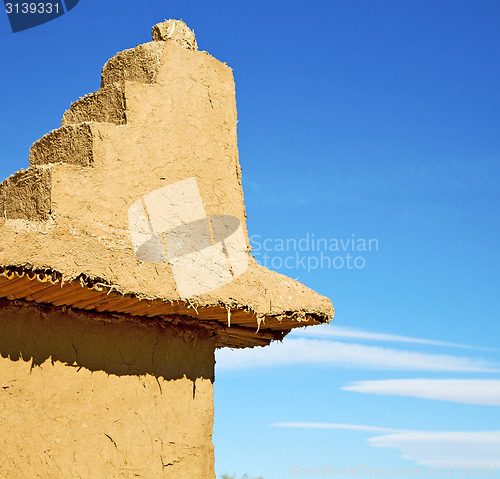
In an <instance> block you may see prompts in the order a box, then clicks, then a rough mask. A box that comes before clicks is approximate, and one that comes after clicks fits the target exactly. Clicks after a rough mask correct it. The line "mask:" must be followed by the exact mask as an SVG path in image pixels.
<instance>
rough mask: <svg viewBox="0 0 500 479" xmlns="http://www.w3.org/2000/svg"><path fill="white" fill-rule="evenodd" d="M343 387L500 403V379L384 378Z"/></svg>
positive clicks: (486, 403)
mask: <svg viewBox="0 0 500 479" xmlns="http://www.w3.org/2000/svg"><path fill="white" fill-rule="evenodd" d="M342 389H343V390H345V391H354V392H359V393H367V394H381V395H388V396H409V397H416V398H425V399H437V400H441V401H453V402H459V403H466V404H481V405H488V406H500V380H496V379H385V380H378V381H359V382H355V383H352V384H350V385H348V386H344V387H343V388H342Z"/></svg>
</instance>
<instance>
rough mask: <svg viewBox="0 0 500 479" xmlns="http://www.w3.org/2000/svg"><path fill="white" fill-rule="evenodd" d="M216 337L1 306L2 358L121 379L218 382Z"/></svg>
mask: <svg viewBox="0 0 500 479" xmlns="http://www.w3.org/2000/svg"><path fill="white" fill-rule="evenodd" d="M214 351H215V338H212V337H210V333H209V332H208V331H206V330H201V329H197V328H195V327H185V326H174V325H170V324H168V323H163V324H161V323H159V322H158V320H151V323H150V324H147V323H145V322H144V323H140V324H137V323H134V322H132V321H127V320H125V319H123V318H120V317H115V316H107V315H96V314H92V315H90V314H87V313H85V312H83V311H82V312H77V311H73V310H62V309H57V308H53V307H44V306H39V305H35V304H33V305H32V304H30V303H18V302H16V303H11V302H8V301H0V354H1V356H2V357H4V358H10V359H11V360H12V361H19V360H23V361H31V362H32V368H34V367H37V366H40V365H41V364H43V363H44V362H45V361H47V360H51V361H52V362H53V363H55V362H61V363H64V364H66V365H68V366H72V367H75V368H86V369H88V370H90V371H104V372H106V373H108V374H114V375H117V376H123V375H135V376H140V375H147V374H149V375H152V376H155V377H156V378H163V379H165V380H173V379H181V378H183V377H186V378H187V379H190V380H191V381H193V383H194V382H195V381H196V379H198V378H203V379H210V380H211V381H212V382H213V381H214V364H215V361H214Z"/></svg>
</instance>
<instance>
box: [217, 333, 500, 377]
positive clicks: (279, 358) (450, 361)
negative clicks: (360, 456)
mask: <svg viewBox="0 0 500 479" xmlns="http://www.w3.org/2000/svg"><path fill="white" fill-rule="evenodd" d="M216 359H217V369H218V370H230V369H233V370H234V369H248V368H259V367H271V366H286V365H296V364H321V365H335V366H336V367H357V368H367V369H390V370H412V371H455V372H500V369H498V365H495V364H492V363H490V362H488V361H486V360H482V359H472V358H468V357H460V356H452V355H444V354H428V353H420V352H415V351H407V350H397V349H389V348H382V347H378V346H367V345H363V344H357V343H343V342H338V341H325V340H314V339H307V338H290V339H286V340H285V341H284V342H283V343H278V342H276V343H273V344H271V345H270V346H267V347H266V348H253V349H240V350H229V349H222V350H219V351H218V352H217V354H216Z"/></svg>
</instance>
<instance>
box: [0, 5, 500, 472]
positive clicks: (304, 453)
mask: <svg viewBox="0 0 500 479" xmlns="http://www.w3.org/2000/svg"><path fill="white" fill-rule="evenodd" d="M165 18H182V19H183V20H184V21H186V23H187V24H188V25H189V26H190V27H191V28H194V30H195V33H196V36H197V40H198V45H199V47H200V49H202V50H206V51H208V52H210V53H211V54H212V55H213V56H215V57H216V58H218V59H219V60H221V61H225V62H227V63H228V64H229V65H230V66H231V67H232V68H233V69H234V76H235V80H236V88H237V91H236V94H237V105H238V113H239V123H238V129H239V149H240V162H241V165H242V168H243V188H244V193H245V201H246V207H247V214H248V216H249V219H248V229H249V234H250V237H251V240H252V243H253V245H254V247H255V250H254V253H255V254H256V257H257V259H258V260H259V261H261V262H264V261H268V262H271V264H272V265H274V269H276V270H277V271H279V272H282V273H284V274H287V275H288V276H291V277H293V278H298V279H299V280H300V281H302V282H304V283H305V284H307V285H308V286H310V287H312V288H313V289H315V290H317V291H319V292H321V293H322V294H325V295H327V296H329V297H330V298H331V299H332V301H333V304H334V306H335V308H336V311H337V312H336V316H335V319H334V321H333V323H332V326H330V327H318V328H310V329H309V330H305V331H302V330H300V331H298V332H296V333H294V334H293V335H290V336H289V337H288V338H287V339H286V340H285V341H284V342H283V344H276V345H273V346H271V347H269V348H264V349H255V350H245V351H230V350H223V351H220V352H219V353H218V354H217V368H216V382H215V415H216V424H215V430H214V444H215V447H216V470H217V474H218V475H220V474H222V473H231V474H232V473H236V474H239V475H241V474H243V473H248V474H249V475H250V476H263V477H264V478H265V479H286V478H290V477H307V476H306V475H305V473H306V468H308V467H309V468H315V467H316V468H320V467H322V466H324V465H325V466H329V467H334V468H337V467H342V468H343V467H354V468H355V469H356V470H358V467H362V468H364V469H359V474H358V475H365V476H369V475H375V473H374V472H373V471H372V472H369V471H368V468H369V467H371V468H385V470H387V468H391V469H392V471H393V475H395V472H394V471H396V470H397V469H398V468H403V469H404V468H415V467H422V468H423V475H434V474H430V473H429V470H428V467H429V465H439V467H441V468H443V467H444V466H445V465H446V464H447V463H450V465H454V464H452V463H453V462H455V463H457V461H458V462H460V463H461V462H464V463H465V464H466V465H470V464H473V465H476V466H486V465H488V464H490V465H496V466H497V468H500V452H498V451H500V432H499V431H500V424H499V420H500V414H499V406H500V354H499V352H498V350H497V348H498V337H499V335H500V327H499V313H498V296H499V295H498V289H499V281H498V267H499V265H500V253H499V250H498V247H497V245H498V243H499V236H500V235H499V233H500V215H499V212H498V207H499V203H500V202H499V193H498V191H499V188H498V185H497V183H498V181H499V178H500V135H499V134H498V132H499V131H500V118H499V112H500V90H499V88H498V79H499V78H500V61H499V58H498V55H499V54H498V52H499V47H500V34H499V30H498V25H499V21H500V4H499V3H498V2H497V1H496V0H495V1H493V0H481V1H478V2H471V1H469V0H468V1H462V0H457V1H450V0H442V1H440V2H434V1H430V0H419V1H415V0H408V1H404V2H402V1H401V0H397V1H390V0H379V1H377V2H374V1H373V0H369V1H364V0H333V1H325V0H322V1H319V0H316V1H310V2H295V1H288V2H284V1H281V0H277V1H275V2H262V1H253V2H236V1H234V0H233V1H224V2H222V1H212V2H206V1H196V2H194V1H183V2H179V1H171V2H163V1H158V0H151V1H150V2H139V1H120V2H118V1H116V0H115V1H109V2H99V1H97V0H80V3H79V4H78V5H77V6H76V7H75V8H74V9H73V10H72V11H71V12H69V13H68V14H66V15H64V16H62V17H60V18H59V19H57V20H54V21H53V22H50V23H48V24H46V25H42V26H40V27H37V28H34V29H32V30H28V31H25V32H20V33H16V34H12V33H11V32H10V28H9V24H8V21H7V16H6V15H5V14H0V53H1V58H2V72H3V75H2V76H1V78H0V82H1V84H0V87H1V88H0V95H1V109H2V115H1V117H0V158H1V160H0V176H1V177H2V178H3V177H6V176H8V175H10V174H12V173H14V172H15V171H16V170H18V169H20V168H25V167H27V165H28V151H29V147H30V146H31V144H32V143H33V142H34V141H35V140H37V139H38V138H40V137H41V136H42V135H43V134H45V133H47V132H48V131H50V130H52V129H54V128H57V127H58V126H59V125H60V119H61V116H62V114H63V112H64V111H65V110H66V109H67V108H68V107H69V106H70V104H71V102H73V101H75V100H76V99H78V98H79V97H81V96H83V95H84V94H86V93H90V92H92V91H95V90H97V89H98V88H99V81H100V75H99V73H100V69H101V67H102V66H103V65H104V63H105V62H106V60H107V59H108V58H110V57H111V56H112V55H114V54H115V53H116V52H117V51H121V50H124V49H126V48H131V47H134V46H135V45H136V44H138V43H144V42H147V41H149V40H150V29H151V26H152V25H153V24H155V23H157V22H159V21H161V20H163V19H165ZM313 237H314V238H315V239H323V240H326V241H327V242H328V244H329V245H331V244H334V243H335V241H336V242H337V243H340V242H341V241H343V242H344V244H346V242H347V241H348V240H349V239H351V240H353V239H354V240H356V245H358V244H359V240H368V239H374V240H376V244H377V248H373V249H372V250H371V251H360V250H359V249H357V248H355V251H349V249H348V250H347V251H344V250H342V248H340V250H337V251H332V250H330V249H328V250H326V251H311V249H312V248H311V239H312V238H313ZM266 239H268V240H269V241H268V242H267V243H266V244H267V245H272V248H271V251H266V250H265V248H264V246H263V242H264V241H265V240H266ZM301 239H304V241H306V240H308V245H307V246H308V248H306V249H307V251H302V250H300V249H299V247H298V246H297V248H294V242H293V240H295V242H296V243H297V245H298V244H299V241H300V240H301ZM279 240H283V241H284V242H286V240H289V241H288V243H289V246H290V247H289V248H288V250H286V251H277V249H278V248H277V245H278V244H279ZM302 244H304V243H302ZM259 247H260V249H259ZM321 253H323V256H326V257H328V258H329V260H330V261H331V262H334V264H335V265H336V266H337V267H328V264H326V263H327V260H324V264H323V267H312V266H314V265H315V260H318V261H319V260H320V259H321ZM347 253H350V254H351V255H352V256H353V258H357V257H360V258H361V259H358V266H359V265H361V264H362V265H363V267H359V268H357V267H353V268H352V269H349V268H348V267H347V265H346V264H345V263H344V266H343V267H340V266H341V263H342V259H343V260H344V261H346V254H347ZM264 254H267V255H268V257H267V258H264ZM288 257H291V258H292V259H289V260H288V261H287V262H286V258H288ZM337 257H340V259H335V258H337ZM297 258H299V260H300V258H303V261H309V262H310V266H311V267H309V268H307V267H304V263H303V262H301V261H299V260H298V259H297ZM272 261H274V263H272ZM285 263H286V265H288V266H286V265H285ZM305 264H307V263H305ZM301 468H302V469H301ZM301 472H302V473H303V474H300V473H301ZM363 472H364V474H363ZM432 472H433V471H431V473H432ZM439 472H440V473H442V474H444V472H445V471H444V470H443V469H440V470H439ZM334 475H335V474H330V475H329V476H328V475H326V477H333V476H334ZM337 475H338V474H337ZM350 475H354V474H352V473H350ZM406 475H410V474H406ZM414 475H416V474H414ZM457 475H458V474H457ZM483 475H485V474H484V470H483ZM309 477H311V476H309ZM316 477H318V475H317V474H316ZM323 477H325V474H323Z"/></svg>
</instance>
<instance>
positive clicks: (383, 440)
mask: <svg viewBox="0 0 500 479" xmlns="http://www.w3.org/2000/svg"><path fill="white" fill-rule="evenodd" d="M368 443H369V444H370V446H373V447H387V448H391V449H397V450H399V451H400V453H401V457H402V458H403V459H409V460H412V461H416V462H417V463H418V464H421V465H424V466H443V467H446V466H449V467H455V466H456V467H461V466H465V467H471V466H472V467H481V468H482V470H483V471H484V468H485V467H496V466H500V454H499V451H500V431H486V432H426V431H407V432H400V433H395V434H389V435H385V436H378V437H373V438H370V439H368Z"/></svg>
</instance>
